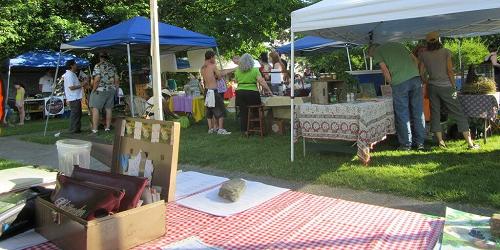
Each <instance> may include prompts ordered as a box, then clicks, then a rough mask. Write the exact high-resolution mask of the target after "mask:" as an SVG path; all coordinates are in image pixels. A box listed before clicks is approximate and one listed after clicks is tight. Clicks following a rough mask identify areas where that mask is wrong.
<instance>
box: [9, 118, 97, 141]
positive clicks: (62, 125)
mask: <svg viewBox="0 0 500 250" xmlns="http://www.w3.org/2000/svg"><path fill="white" fill-rule="evenodd" d="M89 124H90V121H89V119H88V118H87V117H86V116H83V117H82V128H87V127H89ZM68 127H69V119H60V118H56V119H49V123H48V126H47V131H50V132H54V131H66V130H67V129H68ZM44 129H45V119H43V120H36V121H26V122H25V123H24V125H23V126H18V125H15V126H9V127H0V137H3V136H12V135H26V134H32V133H38V132H42V134H43V131H44ZM53 134H54V133H52V135H53Z"/></svg>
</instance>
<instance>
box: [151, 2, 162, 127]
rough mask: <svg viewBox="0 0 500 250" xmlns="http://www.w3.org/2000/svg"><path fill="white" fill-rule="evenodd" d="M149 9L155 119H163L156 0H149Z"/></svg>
mask: <svg viewBox="0 0 500 250" xmlns="http://www.w3.org/2000/svg"><path fill="white" fill-rule="evenodd" d="M150 9H151V59H152V61H151V63H152V68H151V76H152V78H153V99H154V107H153V110H154V111H155V119H156V120H160V121H163V107H162V96H161V73H160V72H161V70H160V41H159V29H158V1H157V0H150Z"/></svg>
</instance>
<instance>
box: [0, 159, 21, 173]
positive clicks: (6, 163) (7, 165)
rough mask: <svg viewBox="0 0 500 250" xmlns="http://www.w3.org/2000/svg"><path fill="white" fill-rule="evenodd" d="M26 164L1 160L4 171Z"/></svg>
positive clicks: (0, 168)
mask: <svg viewBox="0 0 500 250" xmlns="http://www.w3.org/2000/svg"><path fill="white" fill-rule="evenodd" d="M24 165H26V164H22V163H19V162H16V161H11V160H5V159H0V170H3V169H8V168H17V167H22V166H24Z"/></svg>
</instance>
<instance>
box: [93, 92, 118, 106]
mask: <svg viewBox="0 0 500 250" xmlns="http://www.w3.org/2000/svg"><path fill="white" fill-rule="evenodd" d="M115 94H116V91H115V90H114V89H112V90H106V91H97V90H95V91H92V93H91V94H90V100H89V107H91V108H96V109H99V110H101V109H103V108H105V109H112V108H113V107H114V106H115Z"/></svg>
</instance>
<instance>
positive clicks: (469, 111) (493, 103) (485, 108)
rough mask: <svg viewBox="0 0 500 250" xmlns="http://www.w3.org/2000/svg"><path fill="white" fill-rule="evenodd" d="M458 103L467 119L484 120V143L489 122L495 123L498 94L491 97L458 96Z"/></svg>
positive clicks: (499, 98)
mask: <svg viewBox="0 0 500 250" xmlns="http://www.w3.org/2000/svg"><path fill="white" fill-rule="evenodd" d="M458 101H459V102H460V104H461V105H462V109H463V111H464V113H465V115H466V116H467V117H470V118H480V119H484V130H485V132H484V142H485V143H486V134H487V133H486V131H487V130H488V128H489V124H490V122H495V120H496V119H497V114H498V105H499V103H500V92H497V93H496V94H493V95H458Z"/></svg>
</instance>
